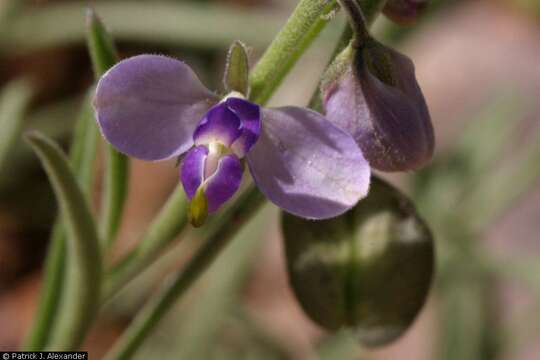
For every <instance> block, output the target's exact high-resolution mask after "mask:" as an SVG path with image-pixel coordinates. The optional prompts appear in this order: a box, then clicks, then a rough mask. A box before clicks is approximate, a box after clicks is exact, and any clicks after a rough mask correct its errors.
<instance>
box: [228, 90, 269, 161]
mask: <svg viewBox="0 0 540 360" xmlns="http://www.w3.org/2000/svg"><path fill="white" fill-rule="evenodd" d="M227 105H228V106H229V108H230V109H231V110H232V111H234V112H235V113H236V115H238V117H239V118H240V121H241V123H242V125H241V128H240V129H241V131H242V134H241V135H240V137H239V138H238V139H237V140H236V141H235V142H234V144H233V145H232V149H233V151H234V152H235V154H237V155H238V156H239V157H244V156H245V155H246V154H247V152H248V151H249V150H251V148H252V147H253V145H255V143H256V142H257V139H258V138H259V135H260V134H261V108H260V106H259V105H257V104H253V103H252V102H249V101H247V100H243V99H239V98H229V99H227Z"/></svg>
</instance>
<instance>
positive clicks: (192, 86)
mask: <svg viewBox="0 0 540 360" xmlns="http://www.w3.org/2000/svg"><path fill="white" fill-rule="evenodd" d="M216 101H217V98H216V97H215V95H213V94H212V93H211V92H210V91H209V90H208V89H206V88H205V87H204V85H202V84H201V82H200V81H199V79H198V78H197V76H196V75H195V74H194V73H193V71H192V70H191V69H190V68H189V66H187V65H186V64H184V63H183V62H181V61H178V60H175V59H172V58H168V57H165V56H158V55H139V56H135V57H132V58H129V59H126V60H123V61H121V62H119V63H118V64H116V65H115V66H114V67H112V68H111V69H110V70H109V71H108V72H107V73H106V74H105V75H103V77H102V78H101V79H100V81H99V83H98V86H97V89H96V97H95V99H94V107H95V110H96V117H97V120H98V123H99V126H100V127H101V131H102V133H103V135H104V136H105V138H106V139H107V140H108V141H109V142H110V143H111V144H112V145H113V146H115V147H116V148H117V149H118V150H120V151H121V152H123V153H125V154H128V155H130V156H133V157H136V158H139V159H143V160H164V159H169V158H172V157H175V156H178V155H180V154H181V153H183V152H185V151H187V150H188V149H189V148H190V147H191V146H192V145H193V138H192V136H193V131H194V130H195V127H196V126H197V123H198V122H199V121H200V119H201V118H202V117H203V116H204V114H205V112H206V111H207V110H208V109H209V108H210V106H212V104H213V103H215V102H216Z"/></svg>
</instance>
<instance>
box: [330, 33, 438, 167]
mask: <svg viewBox="0 0 540 360" xmlns="http://www.w3.org/2000/svg"><path fill="white" fill-rule="evenodd" d="M342 68H344V70H343V71H341V72H340V75H339V76H336V77H335V78H334V80H332V81H327V83H326V84H325V85H323V87H322V91H323V105H324V108H325V110H326V117H327V119H328V120H330V121H332V122H333V123H334V124H336V125H338V126H339V127H341V128H342V129H344V130H346V131H348V132H349V133H350V134H351V135H352V136H353V138H354V139H355V140H356V142H357V144H358V145H359V146H360V148H361V149H362V152H363V153H364V156H365V157H366V159H367V160H368V162H369V164H370V165H371V166H372V167H374V168H376V169H378V170H382V171H405V170H413V169H417V168H420V167H422V166H423V165H425V164H426V163H427V162H428V161H429V160H430V159H431V157H432V154H433V148H434V135H433V127H432V125H431V118H430V115H429V111H428V108H427V105H426V102H425V100H424V96H423V95H422V91H421V90H420V87H419V86H418V83H417V81H416V78H415V73H414V65H413V63H412V61H411V60H410V59H409V58H408V57H406V56H405V55H402V54H400V53H398V52H397V51H394V50H392V49H390V48H388V47H386V46H384V45H382V44H380V43H378V42H376V41H375V40H373V39H368V40H367V41H366V42H364V43H363V44H362V46H361V47H360V48H358V49H352V60H351V58H350V57H349V60H348V64H347V66H345V67H342Z"/></svg>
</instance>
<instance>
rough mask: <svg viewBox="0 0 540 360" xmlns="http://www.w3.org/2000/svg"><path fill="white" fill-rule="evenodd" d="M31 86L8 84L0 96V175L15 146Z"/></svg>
mask: <svg viewBox="0 0 540 360" xmlns="http://www.w3.org/2000/svg"><path fill="white" fill-rule="evenodd" d="M32 94H33V90H32V86H31V85H30V84H29V83H28V82H27V81H25V80H16V81H13V82H11V83H9V84H8V85H7V86H6V87H5V88H4V89H3V90H2V93H1V94H0V129H2V131H0V173H2V174H4V173H6V169H4V165H5V163H6V160H8V158H9V155H10V153H11V150H12V149H13V147H14V146H15V145H16V144H17V142H18V139H19V136H20V134H21V129H22V125H23V120H24V113H25V111H26V108H27V107H28V105H29V103H30V100H31V98H32Z"/></svg>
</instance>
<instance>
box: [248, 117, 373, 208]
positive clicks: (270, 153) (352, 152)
mask: <svg viewBox="0 0 540 360" xmlns="http://www.w3.org/2000/svg"><path fill="white" fill-rule="evenodd" d="M247 160H248V164H249V168H250V171H251V174H252V176H253V179H254V180H255V182H256V183H257V185H258V187H259V189H260V190H261V191H262V192H263V193H264V194H265V195H266V196H267V197H268V198H269V199H270V200H271V201H272V202H273V203H275V204H276V205H277V206H279V207H281V208H282V209H283V210H285V211H288V212H290V213H292V214H294V215H298V216H301V217H304V218H309V219H325V218H331V217H334V216H337V215H340V214H342V213H344V212H345V211H347V210H348V209H350V208H351V207H352V206H354V205H355V204H356V203H357V202H358V200H360V199H361V198H362V197H364V196H366V194H367V192H368V187H369V178H370V168H369V165H368V163H367V161H366V160H365V159H364V157H363V155H362V152H361V151H360V149H359V148H358V145H356V143H355V141H354V139H353V138H352V137H351V136H350V135H349V134H347V133H346V132H345V131H343V130H341V129H339V128H338V127H336V126H334V125H333V124H331V123H330V122H329V121H327V120H326V119H325V118H323V117H322V116H321V115H320V114H318V113H316V112H314V111H311V110H308V109H304V108H298V107H283V108H277V109H264V110H263V131H262V133H261V137H260V138H259V140H258V141H257V143H256V144H255V146H254V147H253V149H252V150H251V151H250V152H249V153H248V155H247Z"/></svg>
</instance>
